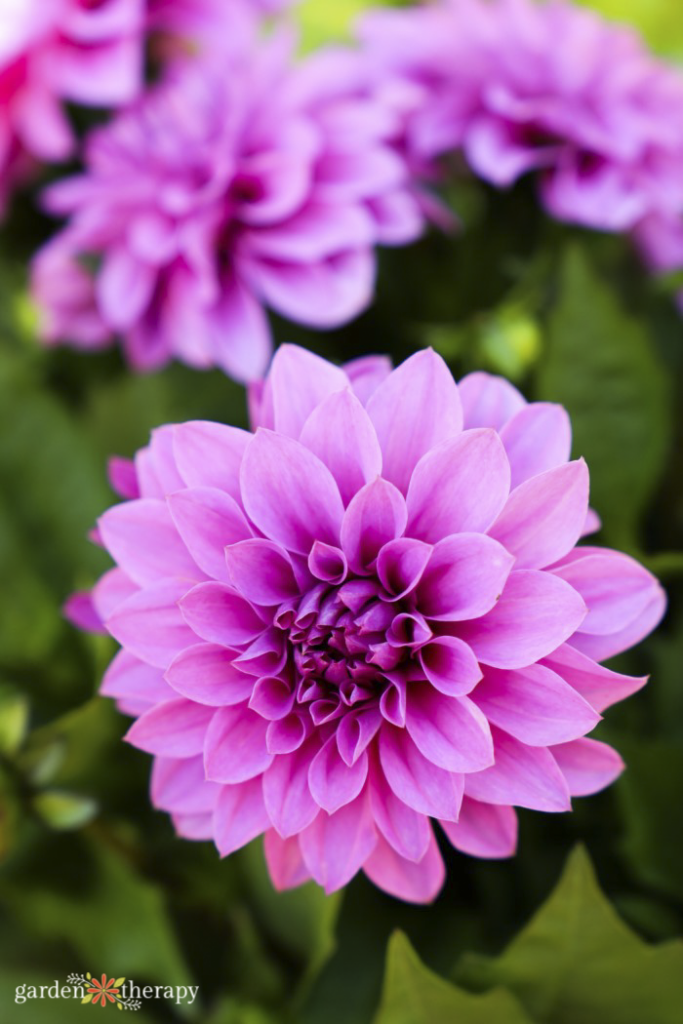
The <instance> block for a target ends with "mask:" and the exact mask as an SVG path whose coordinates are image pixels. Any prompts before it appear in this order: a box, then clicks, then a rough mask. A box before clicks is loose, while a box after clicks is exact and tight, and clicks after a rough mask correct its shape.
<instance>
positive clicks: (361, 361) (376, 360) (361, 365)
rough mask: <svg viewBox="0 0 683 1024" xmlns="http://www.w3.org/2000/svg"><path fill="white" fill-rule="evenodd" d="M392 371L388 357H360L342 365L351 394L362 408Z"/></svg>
mask: <svg viewBox="0 0 683 1024" xmlns="http://www.w3.org/2000/svg"><path fill="white" fill-rule="evenodd" d="M392 369H393V367H392V365H391V359H389V357H388V356H360V357H359V358H358V359H352V360H351V361H350V362H348V363H344V370H345V372H346V376H347V377H348V378H349V380H350V381H351V387H352V388H353V393H354V395H355V396H356V398H358V399H359V400H360V402H361V403H362V404H363V406H366V405H367V404H368V401H369V399H370V396H371V395H372V394H374V392H375V391H376V390H377V388H378V387H379V385H380V384H381V383H382V381H383V380H385V378H387V377H388V376H389V374H390V373H391V371H392Z"/></svg>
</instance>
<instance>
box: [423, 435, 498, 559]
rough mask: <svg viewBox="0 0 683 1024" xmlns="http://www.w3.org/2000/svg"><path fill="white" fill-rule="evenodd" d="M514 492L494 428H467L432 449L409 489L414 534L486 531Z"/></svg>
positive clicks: (430, 537)
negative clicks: (512, 491)
mask: <svg viewBox="0 0 683 1024" xmlns="http://www.w3.org/2000/svg"><path fill="white" fill-rule="evenodd" d="M509 491H510V466H509V464H508V460H507V455H506V454H505V449H504V448H503V445H502V442H501V440H500V438H499V437H498V435H497V434H496V433H495V432H494V431H493V430H466V431H465V432H464V433H462V434H460V435H459V436H458V437H456V438H454V439H452V440H449V441H445V442H444V443H443V444H440V445H439V446H438V447H436V448H433V449H432V450H431V451H428V452H427V454H426V455H424V456H423V458H422V459H420V461H419V462H418V464H417V466H416V467H415V470H414V472H413V475H412V478H411V481H410V487H409V488H408V497H407V505H408V535H409V536H411V537H417V538H418V539H419V540H426V541H429V542H430V543H435V542H436V541H439V540H441V539H442V538H443V537H448V536H450V535H451V534H453V533H462V532H472V533H485V532H486V530H488V528H489V527H490V526H491V524H492V523H493V522H494V520H495V519H496V518H497V516H498V515H499V513H500V512H501V511H502V509H503V506H504V505H505V501H506V499H507V497H508V494H509Z"/></svg>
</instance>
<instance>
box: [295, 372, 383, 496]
mask: <svg viewBox="0 0 683 1024" xmlns="http://www.w3.org/2000/svg"><path fill="white" fill-rule="evenodd" d="M327 365H329V364H327ZM339 372H341V371H339ZM301 443H302V444H305V445H306V447H307V448H308V449H310V451H312V452H313V454H314V455H317V456H318V458H319V459H320V461H321V462H323V463H324V464H325V465H326V466H327V468H328V469H329V470H330V472H331V473H332V476H333V477H334V479H335V480H336V481H337V485H338V487H339V493H340V494H341V496H342V501H343V502H344V504H345V505H348V503H349V502H350V501H351V498H353V496H354V494H356V493H357V492H358V491H359V490H360V489H361V487H363V485H364V484H366V483H369V482H370V481H371V480H374V479H375V477H377V476H379V475H380V473H381V471H382V452H381V449H380V446H379V441H378V440H377V435H376V433H375V428H374V427H373V425H372V421H371V420H370V417H369V416H368V414H367V413H366V411H365V409H364V408H363V406H362V405H361V403H360V402H359V400H358V399H357V398H356V396H355V395H354V394H353V392H352V391H351V390H350V389H349V387H348V384H347V387H346V388H345V389H344V390H343V391H337V393H336V394H332V395H330V396H329V397H328V398H326V399H325V401H323V402H322V403H321V404H320V405H318V406H317V408H315V409H313V411H312V412H311V414H310V416H309V417H308V419H307V420H306V422H305V424H304V427H303V430H302V431H301Z"/></svg>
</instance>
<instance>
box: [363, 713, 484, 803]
mask: <svg viewBox="0 0 683 1024" xmlns="http://www.w3.org/2000/svg"><path fill="white" fill-rule="evenodd" d="M379 758H380V762H381V766H382V770H383V772H384V775H385V777H386V780H387V782H388V783H389V785H390V786H391V788H392V790H393V791H394V793H395V794H396V796H397V797H399V798H400V799H401V800H403V802H404V803H405V804H407V805H408V807H412V809H413V810H414V811H418V812H419V813H420V814H427V815H429V816H430V817H432V818H443V819H446V820H447V821H457V819H458V815H459V813H460V805H461V803H462V796H463V788H464V783H463V776H462V775H460V774H458V773H456V772H449V771H445V770H444V769H443V768H438V767H437V766H436V765H435V764H433V762H432V761H428V760H427V758H426V757H425V756H424V755H423V754H421V753H420V751H419V750H418V748H417V747H416V746H415V744H414V743H413V741H412V740H411V738H410V736H409V735H408V733H407V732H406V730H405V729H395V728H394V727H393V726H390V725H388V724H385V725H384V726H383V727H382V731H381V732H380V736H379Z"/></svg>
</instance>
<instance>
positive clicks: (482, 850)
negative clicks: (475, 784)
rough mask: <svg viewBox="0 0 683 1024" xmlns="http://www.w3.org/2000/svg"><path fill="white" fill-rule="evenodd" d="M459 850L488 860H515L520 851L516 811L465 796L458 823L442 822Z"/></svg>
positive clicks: (445, 830) (442, 825)
mask: <svg viewBox="0 0 683 1024" xmlns="http://www.w3.org/2000/svg"><path fill="white" fill-rule="evenodd" d="M440 824H441V827H442V828H443V830H444V832H445V833H446V835H447V836H448V838H449V839H450V841H451V842H452V843H453V846H455V847H456V849H458V850H461V851H462V852H463V853H469V854H470V855H471V856H472V857H486V858H487V860H490V859H498V858H501V857H512V855H513V854H514V852H515V850H516V849H517V815H516V814H515V811H514V808H512V807H505V806H499V807H497V806H495V805H494V804H482V803H479V801H478V800H472V798H471V797H468V796H466V797H465V798H464V800H463V802H462V809H461V811H460V817H459V819H458V821H457V822H453V821H442V822H440Z"/></svg>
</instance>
